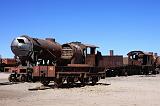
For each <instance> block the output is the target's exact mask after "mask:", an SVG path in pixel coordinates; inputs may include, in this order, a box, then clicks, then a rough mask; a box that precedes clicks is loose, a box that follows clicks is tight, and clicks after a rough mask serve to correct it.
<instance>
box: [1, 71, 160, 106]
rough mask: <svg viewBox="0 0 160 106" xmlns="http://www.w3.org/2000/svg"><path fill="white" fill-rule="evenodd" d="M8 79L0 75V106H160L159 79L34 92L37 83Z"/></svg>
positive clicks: (122, 80)
mask: <svg viewBox="0 0 160 106" xmlns="http://www.w3.org/2000/svg"><path fill="white" fill-rule="evenodd" d="M5 77H6V78H5ZM7 77H8V74H1V73H0V106H160V75H156V76H129V77H114V78H106V79H105V80H101V81H100V82H99V83H98V84H97V85H95V86H90V85H87V86H85V87H74V88H65V87H64V88H59V89H57V88H48V89H45V90H36V91H29V90H28V89H29V88H34V87H37V86H41V84H40V83H17V84H10V83H8V82H7Z"/></svg>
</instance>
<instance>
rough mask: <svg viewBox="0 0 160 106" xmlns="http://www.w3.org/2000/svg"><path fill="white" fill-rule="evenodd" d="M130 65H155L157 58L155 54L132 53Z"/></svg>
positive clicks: (129, 56) (130, 54) (129, 58)
mask: <svg viewBox="0 0 160 106" xmlns="http://www.w3.org/2000/svg"><path fill="white" fill-rule="evenodd" d="M127 55H128V64H129V65H154V64H155V58H154V55H153V53H146V52H143V51H131V52H129V53H128V54H127Z"/></svg>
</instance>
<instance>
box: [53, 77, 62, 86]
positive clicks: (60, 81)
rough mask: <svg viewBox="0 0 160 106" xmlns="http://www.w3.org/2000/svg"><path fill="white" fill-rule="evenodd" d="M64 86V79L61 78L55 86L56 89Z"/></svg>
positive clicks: (55, 81)
mask: <svg viewBox="0 0 160 106" xmlns="http://www.w3.org/2000/svg"><path fill="white" fill-rule="evenodd" d="M62 84H63V81H62V78H59V79H56V80H54V86H55V87H56V88H59V87H61V86H62Z"/></svg>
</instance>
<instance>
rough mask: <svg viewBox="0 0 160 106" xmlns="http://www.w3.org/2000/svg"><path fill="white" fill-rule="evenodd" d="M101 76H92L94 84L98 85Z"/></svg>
mask: <svg viewBox="0 0 160 106" xmlns="http://www.w3.org/2000/svg"><path fill="white" fill-rule="evenodd" d="M98 80H99V78H98V77H92V85H96V83H97V82H98Z"/></svg>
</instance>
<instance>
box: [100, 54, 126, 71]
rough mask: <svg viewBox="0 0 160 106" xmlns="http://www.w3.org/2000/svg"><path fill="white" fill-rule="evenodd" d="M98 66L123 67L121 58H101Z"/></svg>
mask: <svg viewBox="0 0 160 106" xmlns="http://www.w3.org/2000/svg"><path fill="white" fill-rule="evenodd" d="M99 66H100V67H106V68H111V67H119V66H123V56H103V57H102V59H101V60H100V61H99Z"/></svg>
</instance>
